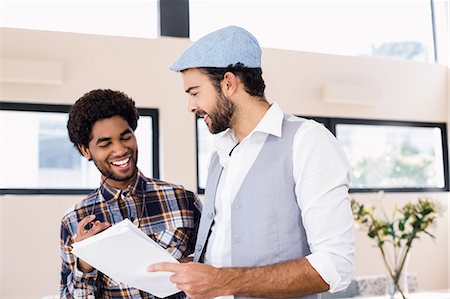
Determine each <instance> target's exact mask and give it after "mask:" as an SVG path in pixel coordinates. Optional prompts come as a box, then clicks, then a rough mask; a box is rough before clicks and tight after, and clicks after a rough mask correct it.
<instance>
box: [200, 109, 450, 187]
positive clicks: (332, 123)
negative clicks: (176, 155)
mask: <svg viewBox="0 0 450 299" xmlns="http://www.w3.org/2000/svg"><path fill="white" fill-rule="evenodd" d="M296 116H298V117H302V118H307V119H313V120H315V121H317V122H320V123H322V124H323V125H324V126H325V127H326V128H327V129H328V130H330V132H331V133H332V134H333V135H334V136H336V125H338V124H358V125H378V126H405V127H435V128H439V129H440V130H441V141H442V144H441V146H442V155H443V168H444V187H442V188H423V187H421V188H410V187H408V188H350V189H349V193H374V192H379V191H383V192H386V193H389V192H416V193H421V192H448V191H449V190H450V188H449V161H448V143H447V124H446V123H443V122H417V121H399V120H381V119H359V118H337V117H324V116H310V115H296ZM198 118H199V117H198V116H196V117H195V133H196V137H195V138H196V143H195V146H196V162H197V164H196V170H197V192H198V194H205V189H204V188H201V187H200V186H199V182H200V180H199V177H200V169H199V128H198V123H197V119H198Z"/></svg>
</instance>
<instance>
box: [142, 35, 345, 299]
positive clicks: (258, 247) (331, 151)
mask: <svg viewBox="0 0 450 299" xmlns="http://www.w3.org/2000/svg"><path fill="white" fill-rule="evenodd" d="M170 69H171V70H173V71H177V72H181V75H182V77H183V83H184V90H185V91H186V93H187V94H188V98H189V104H188V107H189V111H191V112H193V113H196V114H197V115H199V116H201V117H203V118H204V121H205V123H206V124H207V126H208V128H209V130H210V131H211V133H213V134H218V133H220V134H218V135H217V139H216V142H215V149H216V151H215V153H214V154H213V156H212V157H211V161H210V166H209V170H208V179H207V183H206V189H205V190H206V191H205V203H204V208H203V212H202V216H201V223H200V229H199V232H198V236H197V244H196V248H195V257H194V262H190V263H186V264H170V263H159V264H153V265H150V266H148V270H149V271H152V272H153V271H169V272H173V273H174V274H173V276H172V277H171V280H172V281H173V282H174V283H176V285H177V287H178V288H179V289H180V290H183V291H184V292H185V293H186V294H187V295H188V296H189V297H191V298H213V297H222V296H227V297H226V298H233V296H234V297H236V298H242V297H259V298H283V297H290V298H293V297H294V298H308V299H312V298H319V295H318V293H321V292H326V291H330V292H337V291H341V290H344V289H345V288H346V287H347V286H348V285H349V284H350V282H351V279H352V276H353V271H354V236H353V230H352V227H353V218H352V213H351V208H350V202H349V195H348V188H349V185H350V177H351V172H350V166H349V163H348V161H347V158H346V157H345V154H344V153H343V151H342V149H341V147H340V146H339V144H338V142H337V140H336V139H335V138H334V136H333V135H332V134H331V133H330V132H329V131H328V130H327V129H326V128H324V127H323V126H322V125H321V124H319V123H317V122H315V121H313V120H308V119H304V118H299V117H295V116H292V115H289V114H286V113H283V111H282V110H281V108H280V107H279V106H278V105H277V104H276V103H269V102H268V101H267V100H266V98H265V94H264V89H265V83H264V80H263V78H262V70H261V48H260V46H259V44H258V41H257V40H256V38H255V37H254V36H253V35H251V34H250V33H249V32H248V31H246V30H245V29H243V28H240V27H235V26H230V27H226V28H223V29H220V30H217V31H215V32H212V33H210V34H208V35H206V36H204V37H203V38H201V39H199V40H198V41H196V42H195V43H193V44H192V45H191V46H190V47H189V48H188V49H187V50H186V51H185V52H184V53H183V54H182V55H181V56H180V57H179V58H178V60H176V61H175V63H174V64H173V65H172V66H171V67H170Z"/></svg>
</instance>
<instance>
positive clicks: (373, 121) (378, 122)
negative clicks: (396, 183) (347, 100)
mask: <svg viewBox="0 0 450 299" xmlns="http://www.w3.org/2000/svg"><path fill="white" fill-rule="evenodd" d="M328 121H329V126H328V129H329V130H330V131H331V133H333V135H334V136H335V137H336V138H337V136H336V125H339V124H351V125H372V126H399V127H420V128H439V129H440V130H441V142H442V144H441V148H442V159H443V168H444V187H442V188H437V187H436V188H429V187H420V188H411V187H405V188H350V190H349V192H350V193H371V192H379V191H383V192H417V193H419V192H448V191H449V178H448V173H449V169H448V143H447V124H446V123H441V122H417V121H400V120H380V119H358V118H328Z"/></svg>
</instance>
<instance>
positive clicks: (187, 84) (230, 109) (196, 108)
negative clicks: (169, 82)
mask: <svg viewBox="0 0 450 299" xmlns="http://www.w3.org/2000/svg"><path fill="white" fill-rule="evenodd" d="M182 75H183V82H184V90H185V91H186V93H187V94H188V95H189V104H188V110H189V111H190V112H193V113H196V114H197V115H198V116H201V117H204V120H205V123H206V125H207V126H208V129H209V131H210V132H211V133H213V134H216V133H220V132H222V131H224V130H226V129H227V128H230V127H231V122H232V118H233V115H234V112H235V110H236V107H235V105H234V103H233V102H232V101H231V100H230V99H229V98H227V97H226V96H225V95H224V94H223V93H222V92H221V90H220V91H217V90H216V88H215V87H214V85H213V84H212V82H211V80H210V79H209V77H208V75H206V74H204V73H203V72H201V71H200V70H199V69H188V70H186V71H183V72H182Z"/></svg>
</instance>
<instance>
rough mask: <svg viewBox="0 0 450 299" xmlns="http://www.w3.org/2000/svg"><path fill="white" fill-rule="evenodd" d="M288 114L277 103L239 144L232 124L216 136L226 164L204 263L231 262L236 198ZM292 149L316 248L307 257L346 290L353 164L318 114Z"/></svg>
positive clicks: (351, 238) (311, 241)
mask: <svg viewBox="0 0 450 299" xmlns="http://www.w3.org/2000/svg"><path fill="white" fill-rule="evenodd" d="M283 117H284V114H283V111H282V110H281V109H280V107H279V106H278V105H277V104H275V103H274V104H272V105H271V107H270V109H269V110H268V111H267V112H266V114H265V115H264V117H263V118H262V119H261V121H260V122H259V123H258V125H257V126H256V127H255V129H254V130H253V131H252V132H251V133H250V134H249V135H248V136H246V137H245V138H244V139H243V140H242V141H241V142H240V143H239V144H238V140H237V138H236V137H235V135H234V134H233V132H232V131H231V130H229V129H228V130H226V131H225V132H223V133H221V134H219V135H218V136H217V137H216V138H217V139H216V141H215V144H214V145H215V147H216V150H217V152H218V155H219V160H220V164H221V165H222V166H223V168H224V169H223V171H222V175H221V177H220V181H219V184H218V187H217V188H218V189H217V192H216V199H215V211H216V215H215V218H214V224H213V226H212V228H211V229H212V231H213V233H212V234H211V237H210V239H209V241H208V244H207V248H206V252H205V263H207V264H211V265H213V266H215V267H229V266H231V223H230V221H231V204H232V202H233V200H234V198H235V196H236V193H237V191H238V190H239V187H240V186H241V184H242V182H243V180H244V178H245V176H246V175H247V173H248V171H249V169H250V167H251V166H252V164H253V162H254V161H255V159H256V157H257V156H258V154H259V152H260V150H261V148H262V147H263V145H264V142H265V140H266V137H267V136H268V135H269V134H272V135H276V136H281V126H282V121H283ZM236 144H237V146H236ZM233 148H234V149H233ZM231 150H233V152H232V155H231V156H230V155H229V153H230V151H231ZM292 153H293V163H294V165H293V172H294V173H293V175H294V180H295V194H296V197H297V202H298V205H299V208H300V210H301V215H302V218H303V225H304V227H305V232H306V235H307V238H308V244H309V247H310V249H311V254H309V255H308V256H306V258H307V259H308V261H309V263H310V264H311V265H312V267H313V268H314V269H315V270H316V271H317V272H318V273H319V274H320V275H321V277H322V278H323V280H325V282H327V283H328V284H329V285H330V292H337V291H341V290H343V289H345V288H346V287H347V286H348V285H349V284H350V282H351V279H352V276H353V270H354V235H353V217H352V214H351V209H350V205H349V195H348V186H349V185H350V178H351V171H350V165H349V163H348V160H347V158H346V156H345V154H344V152H343V150H342V148H341V146H340V145H339V143H338V141H337V140H336V138H335V137H334V136H333V135H332V134H331V133H330V132H329V131H328V130H327V129H326V128H325V127H324V126H323V125H321V124H319V123H317V122H315V121H313V120H307V121H306V122H305V123H303V124H302V125H301V126H300V128H299V129H298V131H297V132H296V134H295V137H294V142H293V151H292ZM255 187H256V188H257V186H255ZM331 219H332V221H331ZM249 221H251V219H249ZM223 298H225V297H223ZM227 298H232V296H229V297H227Z"/></svg>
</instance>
